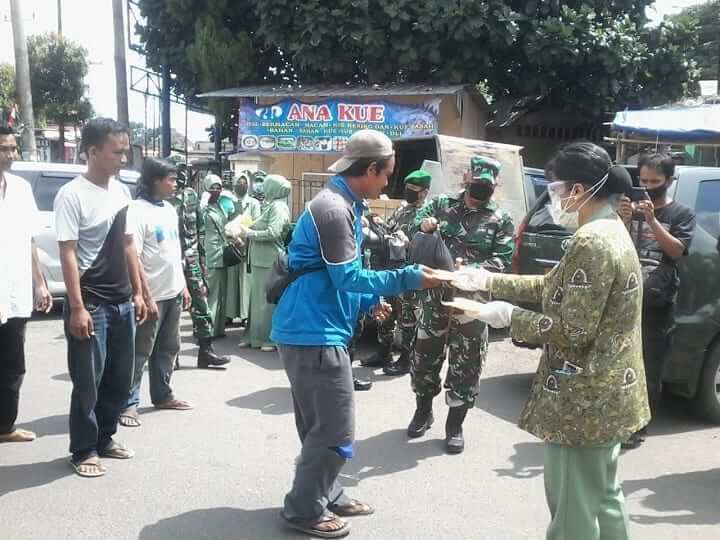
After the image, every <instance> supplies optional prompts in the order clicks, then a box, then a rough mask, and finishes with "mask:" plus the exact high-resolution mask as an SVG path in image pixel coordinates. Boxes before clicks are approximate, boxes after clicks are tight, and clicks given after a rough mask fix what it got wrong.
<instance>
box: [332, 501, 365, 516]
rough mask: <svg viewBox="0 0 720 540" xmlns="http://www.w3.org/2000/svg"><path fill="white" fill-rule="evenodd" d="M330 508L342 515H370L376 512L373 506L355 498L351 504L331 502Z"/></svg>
mask: <svg viewBox="0 0 720 540" xmlns="http://www.w3.org/2000/svg"><path fill="white" fill-rule="evenodd" d="M328 510H330V511H331V512H333V513H335V514H337V515H338V516H340V517H357V516H370V515H372V514H374V513H375V510H374V509H373V507H372V506H370V505H369V504H366V503H363V502H360V501H357V500H355V499H350V504H348V505H345V506H340V505H337V504H329V505H328Z"/></svg>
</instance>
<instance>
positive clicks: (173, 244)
mask: <svg viewBox="0 0 720 540" xmlns="http://www.w3.org/2000/svg"><path fill="white" fill-rule="evenodd" d="M176 179H177V168H176V167H175V165H173V164H172V163H170V162H168V161H165V160H161V159H156V158H147V159H146V160H145V162H144V163H143V167H142V174H141V176H140V180H139V182H138V186H137V193H136V200H134V201H132V202H131V203H130V208H129V209H128V228H129V230H132V231H133V234H134V237H135V247H136V248H137V252H138V256H139V257H140V263H141V265H142V269H143V289H144V294H145V301H146V303H147V305H148V306H149V311H150V313H152V314H153V316H152V317H149V318H148V320H147V321H145V322H144V323H142V324H141V325H139V326H138V327H137V330H136V333H135V374H134V376H133V384H132V387H131V388H130V397H129V399H128V402H127V407H126V408H125V410H124V411H123V412H122V414H121V415H120V423H121V424H122V425H124V426H127V427H138V426H140V419H139V418H138V410H137V409H138V405H139V404H140V385H141V382H142V376H143V371H144V369H145V365H146V364H149V365H148V372H149V374H150V399H151V400H152V403H153V405H154V406H155V408H156V409H175V410H186V409H191V408H192V406H191V405H190V404H189V403H188V402H187V401H183V400H180V399H176V398H175V396H174V395H173V391H172V388H170V379H171V377H172V374H173V367H174V363H175V358H176V357H177V355H178V353H179V352H180V314H181V312H182V309H183V308H184V309H189V308H190V305H191V299H190V293H188V291H187V288H186V287H185V275H184V273H183V266H182V251H181V249H180V232H179V228H178V217H177V213H176V212H175V208H174V207H173V206H172V204H170V203H169V202H167V199H169V198H170V197H172V196H173V194H174V192H175V181H176Z"/></svg>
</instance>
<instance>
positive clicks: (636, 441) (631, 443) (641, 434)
mask: <svg viewBox="0 0 720 540" xmlns="http://www.w3.org/2000/svg"><path fill="white" fill-rule="evenodd" d="M646 437H647V429H645V428H643V429H641V430H640V431H637V432H635V433H633V434H632V435H630V437H629V438H628V440H627V441H625V442H624V443H622V444H621V445H620V448H622V449H623V450H635V449H636V448H640V445H641V444H642V443H644V442H645V438H646Z"/></svg>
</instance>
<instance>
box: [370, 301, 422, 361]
mask: <svg viewBox="0 0 720 540" xmlns="http://www.w3.org/2000/svg"><path fill="white" fill-rule="evenodd" d="M386 301H387V302H388V303H389V304H390V305H391V306H392V309H393V312H392V316H391V317H390V318H388V319H387V320H385V321H383V322H382V323H379V324H378V329H377V337H378V342H379V343H381V344H383V345H391V344H392V343H393V341H394V339H395V328H396V327H398V328H399V330H400V337H401V341H400V343H401V345H400V347H401V349H402V350H403V351H407V352H410V351H412V349H413V346H414V344H415V333H416V331H417V324H418V311H419V300H418V298H417V293H416V292H414V291H410V292H407V293H404V294H402V295H401V296H395V297H392V298H388V299H386Z"/></svg>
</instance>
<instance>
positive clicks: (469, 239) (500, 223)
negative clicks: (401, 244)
mask: <svg viewBox="0 0 720 540" xmlns="http://www.w3.org/2000/svg"><path fill="white" fill-rule="evenodd" d="M464 195H465V192H461V193H460V194H459V195H456V196H450V195H438V196H437V197H435V198H433V199H431V200H429V201H428V202H426V203H425V205H424V206H423V207H422V208H421V209H420V210H418V212H417V215H416V216H415V226H414V227H413V229H412V233H413V234H415V233H416V232H418V231H419V230H420V224H421V223H422V221H423V220H424V219H426V218H430V217H434V218H435V219H437V221H438V229H439V231H440V235H441V236H442V239H443V240H444V241H445V245H447V247H448V249H449V250H450V254H451V255H452V256H453V259H458V258H461V259H462V260H463V264H465V265H469V266H482V267H484V268H485V269H487V270H490V271H493V272H504V271H505V270H506V269H508V268H509V267H510V262H511V260H512V255H513V251H514V250H515V241H514V239H513V234H514V232H515V228H514V226H513V221H512V217H511V216H510V214H509V213H508V212H507V211H505V210H504V209H502V208H500V207H499V206H498V205H497V203H496V202H495V201H493V200H490V201H489V202H488V203H487V204H485V206H482V207H480V208H477V209H475V208H470V207H469V206H467V205H466V204H465V198H464Z"/></svg>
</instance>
